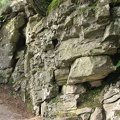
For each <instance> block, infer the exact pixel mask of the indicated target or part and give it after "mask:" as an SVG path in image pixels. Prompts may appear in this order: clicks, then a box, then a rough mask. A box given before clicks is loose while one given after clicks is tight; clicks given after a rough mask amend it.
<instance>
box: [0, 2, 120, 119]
mask: <svg viewBox="0 0 120 120" xmlns="http://www.w3.org/2000/svg"><path fill="white" fill-rule="evenodd" d="M32 2H34V5H33V4H32V5H33V6H36V7H35V10H34V9H33V8H34V7H33V8H32V6H31V5H30V4H27V3H24V2H19V3H15V4H12V5H11V7H10V8H9V9H10V10H11V13H10V12H7V11H6V12H5V11H4V12H3V13H2V14H1V15H4V16H5V17H4V18H2V19H3V21H0V83H1V84H5V83H8V84H10V85H12V87H13V89H14V91H15V92H16V93H17V94H18V95H20V96H21V97H22V99H23V100H24V101H25V102H26V103H27V104H28V106H29V107H30V108H31V107H32V110H33V111H34V112H35V114H36V115H39V114H41V117H42V119H43V120H109V119H111V120H119V118H120V79H119V74H118V73H119V68H117V69H116V67H115V65H116V63H117V62H118V61H119V57H118V56H119V54H120V53H119V48H120V2H119V1H118V2H117V1H116V2H114V1H112V0H98V1H93V2H94V3H95V4H93V3H92V2H89V0H85V1H84V0H83V1H80V0H75V1H73V0H64V1H62V2H61V4H60V5H59V6H58V7H59V8H56V9H55V10H53V11H51V12H50V13H49V14H48V15H47V16H46V17H42V16H41V15H40V14H41V11H39V6H38V5H39V4H37V5H36V3H37V0H36V1H33V0H31V1H30V3H32ZM48 2H50V1H48ZM41 7H42V6H40V9H41ZM45 10H46V8H45ZM36 12H37V13H38V14H36ZM43 14H45V13H43ZM116 73H117V76H116ZM111 76H112V77H111Z"/></svg>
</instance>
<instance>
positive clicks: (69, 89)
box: [62, 84, 86, 94]
mask: <svg viewBox="0 0 120 120" xmlns="http://www.w3.org/2000/svg"><path fill="white" fill-rule="evenodd" d="M85 92H86V89H85V87H83V85H82V84H76V85H64V86H63V88H62V93H63V94H83V93H85Z"/></svg>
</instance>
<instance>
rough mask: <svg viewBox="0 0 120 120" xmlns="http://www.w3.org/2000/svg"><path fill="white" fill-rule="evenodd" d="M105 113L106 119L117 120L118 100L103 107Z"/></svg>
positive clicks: (119, 101)
mask: <svg viewBox="0 0 120 120" xmlns="http://www.w3.org/2000/svg"><path fill="white" fill-rule="evenodd" d="M103 107H104V110H105V112H106V119H107V120H108V119H111V120H119V118H120V100H118V101H116V102H113V103H110V104H104V105H103Z"/></svg>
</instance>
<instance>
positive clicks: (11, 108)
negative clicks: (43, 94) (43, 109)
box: [0, 86, 40, 120]
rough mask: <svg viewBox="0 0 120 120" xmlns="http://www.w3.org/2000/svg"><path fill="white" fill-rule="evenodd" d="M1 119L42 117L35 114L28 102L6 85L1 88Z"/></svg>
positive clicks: (21, 119)
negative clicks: (13, 93)
mask: <svg viewBox="0 0 120 120" xmlns="http://www.w3.org/2000/svg"><path fill="white" fill-rule="evenodd" d="M0 120H40V117H39V116H37V117H35V116H33V114H32V113H31V111H30V110H28V109H27V107H26V104H25V103H24V102H23V101H22V100H21V99H20V98H18V97H17V98H16V97H15V96H13V95H11V94H10V91H9V87H8V86H4V87H2V88H0Z"/></svg>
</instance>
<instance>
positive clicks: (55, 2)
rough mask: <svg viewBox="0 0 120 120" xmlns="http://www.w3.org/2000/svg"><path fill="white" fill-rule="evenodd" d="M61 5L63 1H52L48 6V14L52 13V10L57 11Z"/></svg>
mask: <svg viewBox="0 0 120 120" xmlns="http://www.w3.org/2000/svg"><path fill="white" fill-rule="evenodd" d="M60 3H61V0H52V2H51V3H50V5H49V6H48V11H47V12H48V13H50V12H51V11H52V10H54V9H56V8H57V7H58V6H59V5H60Z"/></svg>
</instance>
